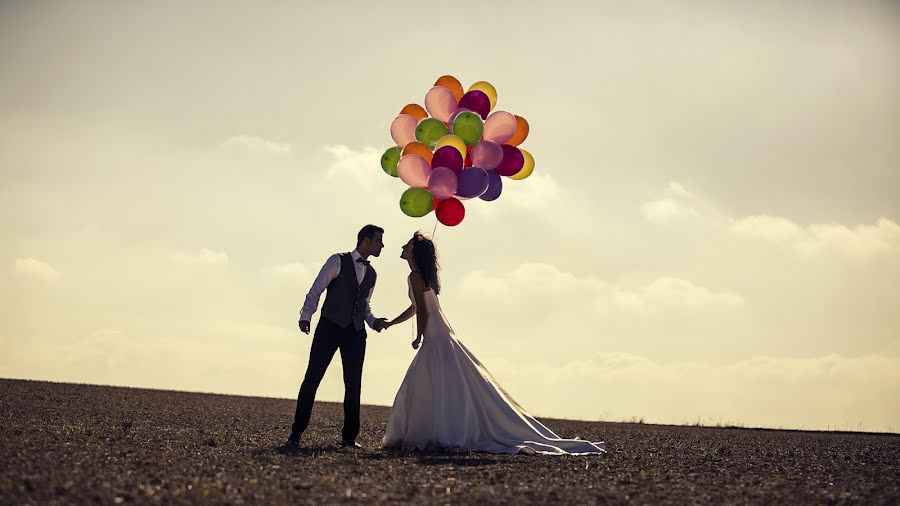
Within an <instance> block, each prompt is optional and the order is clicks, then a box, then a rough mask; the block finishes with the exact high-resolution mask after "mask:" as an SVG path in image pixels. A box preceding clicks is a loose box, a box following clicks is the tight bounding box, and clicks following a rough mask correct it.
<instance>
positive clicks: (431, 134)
mask: <svg viewBox="0 0 900 506" xmlns="http://www.w3.org/2000/svg"><path fill="white" fill-rule="evenodd" d="M448 133H450V131H449V130H447V125H445V124H443V123H441V122H440V121H438V120H436V119H434V118H425V119H423V120H422V121H420V122H419V125H418V126H417V127H416V138H415V140H417V141H419V142H421V143H422V144H424V145H426V146H428V148H429V149H433V148H434V145H435V144H437V141H438V140H440V138H441V137H443V136H445V135H447V134H448Z"/></svg>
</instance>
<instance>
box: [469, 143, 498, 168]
mask: <svg viewBox="0 0 900 506" xmlns="http://www.w3.org/2000/svg"><path fill="white" fill-rule="evenodd" d="M502 160H503V148H501V147H500V144H497V143H496V142H494V141H481V142H479V143H478V144H476V145H475V146H474V147H473V148H472V165H474V166H475V167H481V168H482V169H484V170H493V169H494V168H496V167H497V165H499V164H500V161H502Z"/></svg>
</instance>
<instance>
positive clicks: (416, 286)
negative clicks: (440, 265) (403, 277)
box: [409, 271, 428, 339]
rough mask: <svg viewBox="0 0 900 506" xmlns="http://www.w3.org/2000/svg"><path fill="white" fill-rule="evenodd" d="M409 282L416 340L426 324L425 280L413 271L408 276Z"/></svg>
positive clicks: (423, 331)
mask: <svg viewBox="0 0 900 506" xmlns="http://www.w3.org/2000/svg"><path fill="white" fill-rule="evenodd" d="M409 281H410V284H411V285H412V290H413V297H414V298H415V301H416V339H418V338H419V336H421V335H423V334H424V333H425V327H426V325H427V324H428V310H427V309H426V308H425V280H424V279H422V275H421V274H419V273H418V271H413V272H412V273H411V274H410V275H409Z"/></svg>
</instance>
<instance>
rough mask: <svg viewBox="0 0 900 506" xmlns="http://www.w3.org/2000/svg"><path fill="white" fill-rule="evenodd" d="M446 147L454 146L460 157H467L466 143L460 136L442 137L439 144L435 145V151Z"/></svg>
mask: <svg viewBox="0 0 900 506" xmlns="http://www.w3.org/2000/svg"><path fill="white" fill-rule="evenodd" d="M444 146H453V147H454V148H456V150H457V151H459V154H460V156H462V157H463V158H465V157H466V143H465V142H464V141H463V140H462V139H460V138H459V136H457V135H453V134H449V135H445V136H443V137H441V138H440V139H439V140H438V141H437V144H435V145H434V149H435V151H437V150H438V149H441V148H442V147H444Z"/></svg>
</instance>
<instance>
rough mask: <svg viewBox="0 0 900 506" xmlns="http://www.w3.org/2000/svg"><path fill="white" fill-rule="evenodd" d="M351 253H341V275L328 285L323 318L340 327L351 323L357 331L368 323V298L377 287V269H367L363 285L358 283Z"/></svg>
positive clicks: (323, 306) (369, 267)
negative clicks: (374, 287)
mask: <svg viewBox="0 0 900 506" xmlns="http://www.w3.org/2000/svg"><path fill="white" fill-rule="evenodd" d="M354 262H355V261H354V260H353V256H352V255H350V253H341V273H340V274H338V276H337V277H336V278H334V279H332V280H331V283H328V288H327V289H326V292H325V303H324V304H323V305H322V318H327V319H328V320H330V321H331V322H333V323H335V324H337V325H338V326H340V327H347V326H348V325H350V324H351V323H352V324H353V326H354V327H356V330H363V329H364V328H365V323H366V298H367V297H368V296H369V292H370V291H371V290H372V287H373V286H375V278H376V277H377V276H376V274H375V269H373V268H372V266H371V265H370V266H368V267H367V268H366V274H365V275H364V276H363V280H362V283H359V282H357V281H356V266H354V265H353V264H354Z"/></svg>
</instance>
